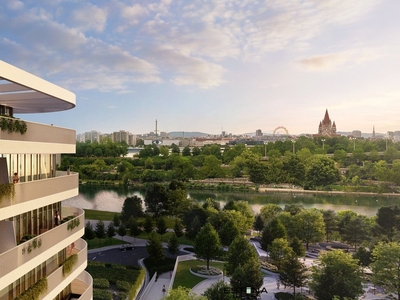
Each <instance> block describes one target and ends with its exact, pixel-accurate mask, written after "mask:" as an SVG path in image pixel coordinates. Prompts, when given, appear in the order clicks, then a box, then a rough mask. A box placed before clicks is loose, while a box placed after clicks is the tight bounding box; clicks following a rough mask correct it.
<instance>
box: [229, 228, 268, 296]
mask: <svg viewBox="0 0 400 300" xmlns="http://www.w3.org/2000/svg"><path fill="white" fill-rule="evenodd" d="M226 261H227V263H226V265H225V266H226V270H227V272H228V274H230V275H231V281H230V282H231V286H232V288H234V289H237V290H240V289H243V287H251V289H252V291H256V290H258V289H259V288H260V287H261V286H262V283H263V278H262V275H261V269H260V267H261V266H260V261H259V259H258V254H257V252H256V249H255V248H254V247H253V246H252V245H251V244H250V243H249V241H248V240H247V239H245V238H244V237H242V236H238V237H237V238H236V239H235V240H234V241H233V242H232V244H231V245H230V247H229V249H228V252H227V254H226Z"/></svg>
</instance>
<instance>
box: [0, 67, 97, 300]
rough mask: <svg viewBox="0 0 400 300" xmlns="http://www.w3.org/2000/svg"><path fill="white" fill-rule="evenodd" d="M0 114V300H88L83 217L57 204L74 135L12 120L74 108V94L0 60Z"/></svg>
mask: <svg viewBox="0 0 400 300" xmlns="http://www.w3.org/2000/svg"><path fill="white" fill-rule="evenodd" d="M0 107H1V108H2V109H1V111H2V115H1V116H0V127H1V129H0V237H1V242H0V300H9V299H15V298H17V297H18V296H19V295H27V294H28V295H29V294H31V296H30V297H24V298H23V299H38V300H42V299H49V300H50V299H57V300H62V299H81V300H90V299H92V297H93V296H92V294H93V293H92V289H93V288H92V286H93V283H92V278H91V276H90V275H89V274H88V273H87V272H86V271H85V268H86V265H87V244H86V242H85V241H84V240H83V239H81V236H82V235H83V234H84V226H85V224H84V221H85V219H84V211H83V210H82V209H79V208H75V207H66V206H63V205H62V202H63V200H66V199H68V198H71V197H74V196H76V195H78V181H79V176H78V174H77V173H72V172H69V171H68V172H67V171H65V172H61V171H57V170H56V156H57V155H60V154H61V153H75V137H76V136H75V131H74V130H71V129H66V128H61V127H57V126H53V125H52V124H51V125H45V124H39V123H33V122H24V121H23V119H16V118H13V115H14V114H18V115H19V116H21V114H24V113H42V112H47V113H51V112H56V111H63V110H68V109H71V108H74V107H75V95H74V94H73V93H71V92H69V91H67V90H65V89H63V88H61V87H58V86H56V85H54V84H52V83H50V82H48V81H45V80H43V79H41V78H39V77H36V76H34V75H32V74H29V73H27V72H25V71H23V70H21V69H18V68H16V67H14V66H12V65H9V64H7V63H5V62H3V61H0ZM54 125H56V124H54ZM15 173H17V174H16V175H14V174H15ZM14 177H19V180H17V182H15V183H13V179H14ZM56 212H58V213H59V215H60V218H59V219H57V222H56V220H55V215H56ZM56 223H59V224H58V225H57V224H56Z"/></svg>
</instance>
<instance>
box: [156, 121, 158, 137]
mask: <svg viewBox="0 0 400 300" xmlns="http://www.w3.org/2000/svg"><path fill="white" fill-rule="evenodd" d="M157 132H158V130H157V119H156V136H158V134H157Z"/></svg>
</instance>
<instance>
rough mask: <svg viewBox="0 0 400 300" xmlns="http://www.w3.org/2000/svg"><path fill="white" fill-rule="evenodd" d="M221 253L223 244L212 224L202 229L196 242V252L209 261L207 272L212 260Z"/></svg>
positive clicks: (207, 224)
mask: <svg viewBox="0 0 400 300" xmlns="http://www.w3.org/2000/svg"><path fill="white" fill-rule="evenodd" d="M220 251H221V242H220V239H219V236H218V233H217V231H216V230H215V229H214V227H213V226H212V225H211V224H210V223H206V225H204V226H203V228H201V230H200V231H199V233H198V234H197V236H196V239H195V241H194V252H195V253H196V255H197V256H198V257H200V258H203V259H205V260H206V261H207V270H208V269H209V268H210V259H212V258H214V257H216V256H218V255H219V254H220Z"/></svg>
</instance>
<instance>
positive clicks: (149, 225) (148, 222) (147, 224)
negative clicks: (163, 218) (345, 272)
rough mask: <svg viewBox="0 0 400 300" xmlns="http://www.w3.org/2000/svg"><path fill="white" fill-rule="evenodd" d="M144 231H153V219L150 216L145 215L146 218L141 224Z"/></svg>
mask: <svg viewBox="0 0 400 300" xmlns="http://www.w3.org/2000/svg"><path fill="white" fill-rule="evenodd" d="M143 228H144V231H145V232H147V233H150V232H152V231H153V219H152V218H151V216H149V215H147V216H146V218H145V219H144V224H143Z"/></svg>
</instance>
